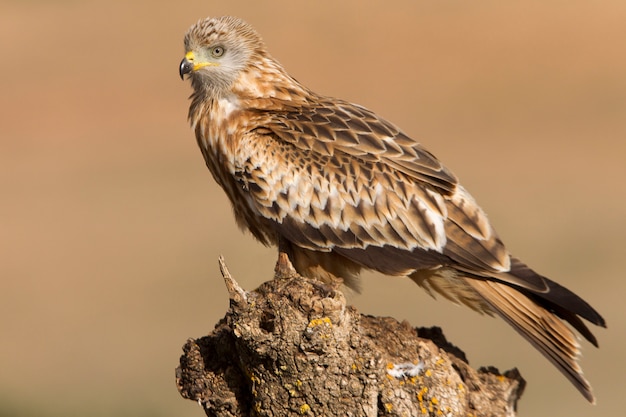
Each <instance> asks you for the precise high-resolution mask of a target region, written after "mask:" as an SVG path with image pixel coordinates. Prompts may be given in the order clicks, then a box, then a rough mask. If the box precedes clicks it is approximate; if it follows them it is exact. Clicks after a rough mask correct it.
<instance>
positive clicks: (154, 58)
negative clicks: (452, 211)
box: [0, 0, 626, 417]
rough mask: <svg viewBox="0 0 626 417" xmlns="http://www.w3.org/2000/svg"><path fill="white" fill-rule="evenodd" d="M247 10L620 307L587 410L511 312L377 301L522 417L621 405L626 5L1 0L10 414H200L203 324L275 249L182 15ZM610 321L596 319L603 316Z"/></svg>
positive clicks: (557, 265) (276, 49)
mask: <svg viewBox="0 0 626 417" xmlns="http://www.w3.org/2000/svg"><path fill="white" fill-rule="evenodd" d="M222 14H232V15H237V16H240V17H242V18H245V19H246V20H248V21H249V22H250V23H252V24H253V25H254V26H255V27H256V28H257V30H258V31H259V32H260V33H261V34H262V35H263V37H264V39H265V41H266V43H267V45H268V48H269V50H270V51H271V53H272V54H273V55H274V56H275V57H276V58H277V59H278V60H279V61H280V62H281V63H282V64H283V65H284V66H285V67H286V68H287V69H288V71H289V72H290V73H291V74H292V75H293V76H294V77H296V78H297V79H298V80H300V81H301V82H303V83H304V84H306V85H307V86H309V87H311V88H312V89H314V90H316V91H318V92H320V93H323V94H327V95H331V96H337V97H342V98H344V99H347V100H350V101H353V102H357V103H360V104H362V105H365V106H367V107H369V108H371V109H373V110H374V111H376V112H378V113H379V114H380V115H382V116H384V117H386V118H388V119H390V120H391V121H393V122H394V123H396V124H398V125H400V126H402V128H403V129H404V130H405V131H406V132H407V133H409V134H410V135H412V136H414V137H415V138H418V139H419V140H420V141H421V142H422V143H424V144H425V145H426V146H427V148H428V149H429V150H431V151H432V152H433V153H434V154H435V155H437V156H438V157H439V158H440V159H442V160H443V161H444V162H445V163H446V165H447V166H449V167H450V168H451V169H452V170H453V171H454V172H455V173H456V174H457V175H458V176H459V177H460V178H461V179H462V181H463V184H464V185H465V186H466V188H468V189H469V190H470V192H471V193H472V194H473V195H474V196H475V197H476V199H477V200H478V201H479V202H480V203H481V205H482V206H483V208H484V209H485V210H486V211H487V212H488V213H489V214H490V218H491V220H492V222H493V223H494V225H495V227H496V229H497V230H498V231H499V234H500V235H501V237H502V238H503V240H504V241H505V242H506V243H507V244H508V246H509V248H510V249H511V251H512V252H513V253H515V254H516V255H517V256H519V257H521V258H522V259H523V260H525V261H526V262H527V263H529V264H530V265H531V266H533V267H534V268H535V269H537V270H538V271H539V272H541V273H543V274H545V275H547V276H549V277H552V278H553V279H555V280H557V281H559V282H560V283H561V284H564V285H566V286H567V287H569V288H571V289H572V290H574V291H576V292H577V293H579V294H581V295H583V296H584V298H585V299H587V300H588V301H589V302H590V303H591V304H592V305H593V306H595V307H597V308H598V309H599V310H600V312H601V313H602V314H603V315H604V316H605V318H606V319H607V322H608V325H609V328H608V330H604V329H597V332H596V334H597V336H598V339H599V342H600V346H601V349H600V350H597V349H595V348H593V347H592V346H591V345H589V344H587V343H585V344H584V358H583V361H582V364H583V367H584V369H585V374H586V376H587V377H588V378H589V380H590V381H591V382H592V384H593V386H594V388H595V393H596V395H597V398H598V405H597V406H596V407H592V406H590V405H588V404H587V403H586V402H585V400H584V399H583V398H582V397H581V396H580V395H579V394H578V392H577V391H576V390H575V389H574V388H573V387H572V386H571V385H570V384H569V383H568V381H567V380H566V379H565V378H564V377H562V376H561V375H560V374H559V373H558V371H556V370H555V369H554V368H553V367H552V366H551V365H550V364H549V363H548V362H547V361H546V360H545V359H544V358H543V357H542V356H540V355H539V354H538V353H537V352H535V350H534V349H533V348H532V347H531V346H530V345H529V344H528V343H526V342H525V341H524V340H523V339H522V338H521V337H519V336H518V335H517V334H516V333H514V331H512V330H511V329H509V327H508V326H507V325H506V324H504V322H502V321H501V320H494V319H489V318H484V317H481V316H479V315H477V314H474V313H471V312H469V310H466V309H463V308H460V307H455V306H454V305H452V304H450V303H449V302H446V301H443V300H440V301H434V300H432V299H431V298H429V297H428V296H427V295H426V294H425V293H424V292H423V291H421V290H420V289H419V288H418V287H417V286H415V285H414V284H412V283H411V282H409V280H407V279H400V278H397V279H392V278H386V277H382V276H379V275H375V274H366V275H365V276H364V277H363V291H362V294H360V295H354V296H351V297H350V301H351V302H352V303H353V304H354V305H355V306H356V307H357V308H358V309H359V310H360V311H361V312H362V313H367V314H374V315H386V316H393V317H396V318H397V319H399V320H404V319H406V320H408V321H410V322H411V323H412V324H413V325H416V326H430V325H440V326H442V327H443V329H444V331H445V334H446V336H447V337H448V338H449V339H450V340H451V341H452V342H453V343H455V344H457V345H459V346H460V347H461V348H462V349H463V350H465V352H466V353H467V355H468V358H469V359H470V363H471V364H472V365H473V366H474V367H478V366H481V365H494V366H497V367H499V368H500V369H501V370H505V369H509V368H512V367H518V368H519V369H520V370H521V373H522V375H523V376H524V377H525V378H526V379H527V381H528V386H527V390H526V393H525V394H524V396H523V398H522V401H521V402H520V404H519V415H520V416H536V415H568V416H587V415H589V414H595V415H615V414H618V413H619V412H618V411H617V410H623V408H622V405H623V389H624V388H625V386H626V383H625V382H626V381H625V377H624V370H625V368H626V366H625V360H624V356H623V352H624V351H625V350H626V324H625V321H626V316H625V314H626V308H625V307H624V305H625V303H624V301H623V296H624V293H625V292H626V279H625V277H624V271H623V265H622V264H623V260H624V250H625V248H626V237H625V236H626V221H625V220H624V215H625V214H626V187H625V185H624V181H625V180H626V53H625V52H624V51H626V25H625V24H624V22H626V2H623V1H622V0H607V1H603V2H587V1H582V0H574V1H568V2H564V1H554V2H543V1H536V0H527V1H524V2H500V1H496V0H487V1H482V2H467V1H461V0H455V1H453V0H444V1H414V0H410V1H409V0H407V1H391V2H390V1H387V2H376V3H374V2H371V3H368V4H367V6H365V4H364V3H363V2H360V1H343V2H336V1H330V0H318V1H316V2H303V1H298V2H294V1H271V2H268V1H256V2H245V1H233V0H228V1H207V0H203V1H196V0H188V1H186V2H182V3H181V2H174V1H163V0H158V1H155V0H151V1H147V0H138V1H133V2H129V1H122V0H106V1H104V0H100V1H79V0H59V1H52V0H48V1H43V0H40V1H37V0H14V1H10V0H2V1H0V192H1V202H0V280H1V281H0V283H1V284H0V285H1V286H0V415H3V416H5V415H6V416H44V417H47V416H68V415H77V416H78V415H91V416H110V415H116V416H130V415H133V416H138V415H139V416H140V415H146V416H147V415H150V416H171V415H176V416H189V417H194V416H196V417H198V416H201V415H203V413H202V410H201V409H200V408H199V407H198V406H197V404H195V403H193V402H191V401H187V400H184V399H182V398H181V397H180V396H179V394H178V393H177V391H176V386H175V383H174V369H175V368H176V366H177V364H178V358H179V355H180V353H181V346H182V345H183V343H184V342H185V340H186V339H187V338H189V337H200V336H203V335H206V334H207V333H208V332H210V331H211V330H212V328H213V326H214V324H215V323H216V322H217V321H218V319H219V318H221V317H222V316H223V315H224V313H225V311H226V309H227V306H228V300H227V295H226V291H225V288H224V285H223V282H222V280H221V277H220V274H219V271H218V266H217V257H218V255H219V254H224V256H225V257H226V260H227V262H228V264H229V266H230V269H231V272H232V273H233V275H234V277H235V278H236V279H237V280H238V281H239V282H240V283H241V284H242V285H243V286H244V287H245V288H247V289H253V288H255V287H256V286H258V285H259V284H260V283H261V282H262V281H263V280H265V279H268V278H270V277H271V276H272V268H273V265H274V260H275V250H274V249H267V248H263V247H262V246H260V245H259V244H257V243H256V242H254V241H253V239H252V237H251V236H250V235H244V234H241V233H240V232H239V231H238V230H237V228H236V226H235V222H234V220H233V217H232V215H231V209H230V206H229V203H228V202H227V200H226V197H225V196H224V195H223V193H222V192H221V190H220V189H219V188H218V187H217V186H216V185H215V184H214V182H213V180H212V178H211V175H210V174H209V172H208V171H207V169H206V168H205V166H204V162H203V160H202V157H201V155H200V152H199V151H198V150H197V146H196V143H195V139H194V137H193V134H192V132H191V130H190V128H189V127H188V124H187V121H186V116H187V108H188V105H189V102H188V100H187V97H188V96H189V94H190V92H191V90H190V86H189V84H188V83H187V82H182V81H181V80H180V79H179V77H178V64H179V62H180V60H181V58H182V54H183V46H182V39H183V35H184V33H185V31H186V29H187V28H188V27H189V26H190V25H191V24H192V23H194V22H195V21H196V20H198V19H199V18H202V17H205V16H208V15H222ZM594 330H596V329H594Z"/></svg>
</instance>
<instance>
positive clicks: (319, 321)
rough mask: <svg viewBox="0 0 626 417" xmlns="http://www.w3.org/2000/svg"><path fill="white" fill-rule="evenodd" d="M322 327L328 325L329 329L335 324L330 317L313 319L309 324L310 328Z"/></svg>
mask: <svg viewBox="0 0 626 417" xmlns="http://www.w3.org/2000/svg"><path fill="white" fill-rule="evenodd" d="M322 325H326V326H328V327H331V326H332V325H333V322H332V321H330V319H329V318H328V317H322V318H321V319H313V320H311V321H310V322H309V325H308V327H310V328H311V327H317V326H322Z"/></svg>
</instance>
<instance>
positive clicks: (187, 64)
mask: <svg viewBox="0 0 626 417" xmlns="http://www.w3.org/2000/svg"><path fill="white" fill-rule="evenodd" d="M218 65H219V64H218V63H216V62H201V61H198V60H196V55H195V54H194V53H193V51H189V52H187V53H186V54H185V57H184V58H183V60H182V61H180V67H178V73H179V74H180V79H181V80H184V75H185V74H189V73H191V72H193V71H197V70H199V69H200V68H204V67H216V66H218Z"/></svg>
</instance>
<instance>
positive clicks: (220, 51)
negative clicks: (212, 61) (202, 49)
mask: <svg viewBox="0 0 626 417" xmlns="http://www.w3.org/2000/svg"><path fill="white" fill-rule="evenodd" d="M211 55H213V58H219V57H221V56H222V55H224V47H223V46H214V47H213V48H211Z"/></svg>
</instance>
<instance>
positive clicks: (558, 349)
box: [465, 278, 595, 403]
mask: <svg viewBox="0 0 626 417" xmlns="http://www.w3.org/2000/svg"><path fill="white" fill-rule="evenodd" d="M465 281H466V283H467V284H468V285H469V286H470V287H472V288H473V289H474V290H475V291H476V292H477V293H478V294H479V295H480V296H481V297H482V298H483V299H484V300H485V302H486V303H488V304H489V305H490V306H491V307H492V308H493V310H494V311H495V312H496V313H498V314H499V315H500V316H501V317H502V318H503V319H504V320H505V321H506V322H508V323H509V324H510V325H511V326H512V327H513V328H514V329H515V330H517V331H518V332H519V333H520V334H521V335H522V336H524V337H525V338H526V339H527V340H528V341H529V342H530V343H531V344H532V345H533V346H535V348H537V349H538V350H539V351H540V352H541V353H542V354H543V355H544V356H545V357H546V358H547V359H548V360H549V361H550V362H552V363H553V364H554V365H555V366H556V367H557V368H558V369H559V370H560V371H561V372H562V373H563V374H564V375H565V376H566V377H567V378H568V379H569V380H570V381H571V382H572V384H574V386H575V387H576V388H577V389H578V390H579V391H580V392H581V394H582V395H583V396H584V397H585V398H586V399H587V400H588V401H590V402H592V403H595V399H594V396H593V394H592V391H591V386H590V384H589V382H588V381H587V380H586V379H585V377H584V376H583V373H582V369H581V368H580V366H579V364H578V362H577V361H578V359H579V357H580V345H579V343H578V340H577V338H576V335H575V334H574V333H573V332H572V330H571V329H570V328H569V327H568V326H567V325H566V324H565V323H564V322H562V321H560V320H559V319H558V318H557V317H555V315H554V314H553V313H552V312H550V311H548V310H546V309H545V308H544V307H542V306H541V305H540V304H538V303H537V302H536V301H535V300H533V299H532V298H529V297H527V296H526V295H524V294H523V293H522V292H520V291H519V290H518V289H516V288H514V287H511V286H509V285H507V284H504V283H501V282H497V281H488V280H480V279H475V278H466V279H465ZM559 312H560V313H561V314H559V316H561V317H562V318H564V319H565V320H566V321H568V322H569V323H571V324H572V325H573V326H574V327H575V328H576V329H577V330H580V328H579V327H581V326H582V328H584V329H585V331H583V332H581V333H582V334H583V335H584V336H585V337H587V336H588V335H586V333H588V334H590V332H589V330H588V329H587V328H586V326H585V325H584V324H583V323H582V322H581V321H580V319H578V318H577V317H576V316H575V314H572V313H564V312H563V311H559ZM555 313H557V312H556V311H555ZM563 316H565V317H563ZM572 317H574V319H572ZM568 319H571V320H568ZM572 322H573V323H572ZM591 338H592V339H593V340H595V338H593V336H591Z"/></svg>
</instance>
